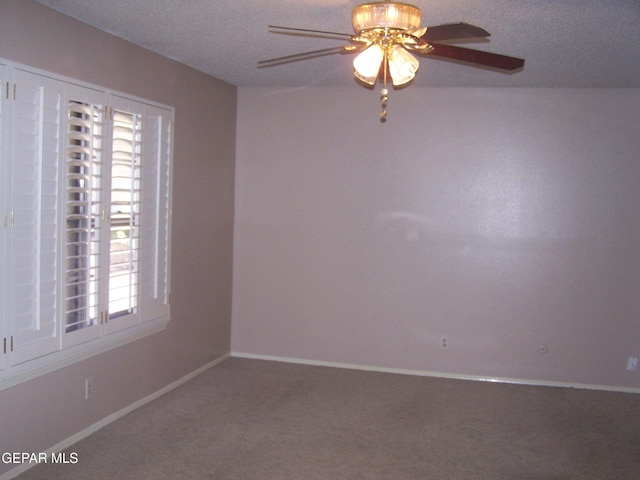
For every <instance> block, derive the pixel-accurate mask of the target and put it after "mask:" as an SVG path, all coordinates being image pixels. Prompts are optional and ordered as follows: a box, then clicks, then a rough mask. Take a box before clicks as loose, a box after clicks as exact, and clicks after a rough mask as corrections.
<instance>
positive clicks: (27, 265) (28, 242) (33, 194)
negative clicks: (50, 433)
mask: <svg viewBox="0 0 640 480" xmlns="http://www.w3.org/2000/svg"><path fill="white" fill-rule="evenodd" d="M15 83H16V90H15V101H14V123H13V132H12V140H11V146H12V158H13V162H12V165H11V172H10V178H11V199H10V208H11V213H10V214H9V216H10V220H9V222H10V224H11V228H10V244H11V246H10V248H11V251H12V254H11V260H10V268H11V278H12V282H11V285H10V286H9V290H10V293H9V297H10V299H9V302H10V314H9V318H11V319H12V328H11V333H12V335H11V337H10V343H11V363H12V364H14V365H15V364H18V363H22V362H24V361H27V360H30V359H32V358H36V357H39V356H42V355H45V354H48V353H51V352H53V351H55V350H57V349H59V346H60V345H59V337H60V331H59V322H58V315H57V303H56V298H57V290H56V286H57V277H58V269H57V258H58V253H59V252H58V246H59V244H60V242H59V238H58V200H59V198H58V187H59V184H58V179H59V172H58V168H59V167H58V156H59V152H60V133H61V128H60V123H61V120H60V119H61V108H62V98H63V95H62V94H63V84H62V83H60V82H58V81H56V80H53V79H51V78H48V77H44V76H41V75H37V74H33V73H30V72H25V71H22V70H19V69H16V70H15Z"/></svg>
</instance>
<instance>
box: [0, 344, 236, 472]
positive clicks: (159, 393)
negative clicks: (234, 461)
mask: <svg viewBox="0 0 640 480" xmlns="http://www.w3.org/2000/svg"><path fill="white" fill-rule="evenodd" d="M230 356H231V354H229V353H227V354H225V355H222V356H220V357H218V358H216V359H215V360H212V361H211V362H209V363H207V364H206V365H203V366H202V367H200V368H198V369H197V370H194V371H193V372H191V373H188V374H187V375H185V376H184V377H182V378H179V379H178V380H176V381H175V382H172V383H170V384H169V385H167V386H166V387H163V388H161V389H160V390H157V391H155V392H153V393H152V394H150V395H147V396H146V397H144V398H141V399H140V400H137V401H135V402H133V403H132V404H130V405H128V406H126V407H124V408H123V409H121V410H118V411H117V412H115V413H112V414H111V415H109V416H107V417H105V418H103V419H102V420H100V421H98V422H96V423H94V424H93V425H90V426H89V427H87V428H85V429H84V430H82V431H80V432H78V433H76V434H74V435H72V436H70V437H68V438H66V439H64V440H63V441H61V442H59V443H57V444H56V445H54V446H53V447H51V448H49V449H48V450H46V451H45V452H43V453H46V454H47V457H48V458H50V457H51V454H53V453H58V452H61V451H62V450H64V449H66V448H69V447H70V446H71V445H73V444H74V443H77V442H79V441H80V440H82V439H83V438H85V437H88V436H89V435H91V434H92V433H95V432H97V431H98V430H100V429H101V428H103V427H105V426H107V425H109V424H110V423H112V422H114V421H116V420H118V419H119V418H121V417H124V416H125V415H127V414H128V413H131V412H133V411H134V410H136V409H138V408H140V407H142V406H144V405H146V404H147V403H149V402H152V401H153V400H155V399H156V398H159V397H161V396H162V395H164V394H166V393H169V392H170V391H171V390H174V389H175V388H178V387H179V386H180V385H182V384H183V383H186V382H188V381H189V380H191V379H192V378H194V377H196V376H198V375H200V374H201V373H203V372H205V371H206V370H208V369H210V368H211V367H214V366H216V365H218V364H219V363H221V362H223V361H224V360H226V359H227V358H229V357H230ZM36 465H37V464H36V463H22V464H20V465H18V466H17V467H15V468H13V469H11V470H9V471H8V472H5V473H3V474H2V475H0V480H10V479H12V478H15V477H17V476H18V475H20V474H21V473H24V472H26V471H27V470H29V469H30V468H31V467H35V466H36Z"/></svg>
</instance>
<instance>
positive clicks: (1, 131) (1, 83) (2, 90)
mask: <svg viewBox="0 0 640 480" xmlns="http://www.w3.org/2000/svg"><path fill="white" fill-rule="evenodd" d="M8 88H9V77H8V72H7V67H6V65H4V64H2V63H0V222H3V225H4V224H5V222H6V221H7V220H8V217H7V218H6V219H5V215H8V209H9V208H8V201H9V197H8V190H9V179H8V173H7V167H8V161H9V160H8V154H7V130H8V127H9V122H8V118H9V116H8V112H7V108H8V107H9V101H8V98H7V96H8ZM0 232H1V234H0V338H6V336H7V327H8V326H7V324H6V321H5V319H6V318H8V308H7V301H8V299H9V296H8V295H7V290H6V288H7V283H5V282H6V279H7V275H8V274H9V273H8V269H7V265H8V263H9V257H8V255H9V253H8V250H7V247H6V245H5V244H6V240H5V238H6V236H7V235H8V229H7V228H6V225H5V226H4V227H2V230H1V231H0ZM0 352H3V350H0ZM5 359H6V355H0V370H2V369H3V368H4V365H5Z"/></svg>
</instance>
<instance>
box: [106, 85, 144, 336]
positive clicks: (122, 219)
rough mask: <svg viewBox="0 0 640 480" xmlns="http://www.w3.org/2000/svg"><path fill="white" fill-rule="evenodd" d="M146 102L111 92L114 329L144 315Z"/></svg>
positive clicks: (111, 304)
mask: <svg viewBox="0 0 640 480" xmlns="http://www.w3.org/2000/svg"><path fill="white" fill-rule="evenodd" d="M143 108H144V107H143V105H142V104H140V103H138V102H135V101H132V100H126V99H122V98H120V97H117V96H113V97H112V123H111V124H112V139H111V140H112V141H111V146H112V150H111V175H110V189H109V190H110V195H111V197H110V206H109V225H110V234H111V241H110V247H109V248H110V252H109V291H108V297H109V298H108V307H109V323H108V325H107V329H108V331H109V332H113V331H116V330H120V329H122V328H127V327H130V326H133V325H136V324H137V323H138V320H139V298H138V295H139V272H140V223H141V222H142V221H143V219H142V218H141V210H140V206H141V178H140V175H141V170H142V168H141V167H142V165H141V162H142V153H143V152H142V146H143V145H142V137H143V124H142V112H143Z"/></svg>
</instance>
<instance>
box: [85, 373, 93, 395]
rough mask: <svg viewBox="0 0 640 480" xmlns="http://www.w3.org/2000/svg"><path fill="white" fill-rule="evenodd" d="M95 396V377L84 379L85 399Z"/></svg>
mask: <svg viewBox="0 0 640 480" xmlns="http://www.w3.org/2000/svg"><path fill="white" fill-rule="evenodd" d="M92 396H93V377H87V378H85V379H84V399H85V400H89V399H90V398H91V397H92Z"/></svg>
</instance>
